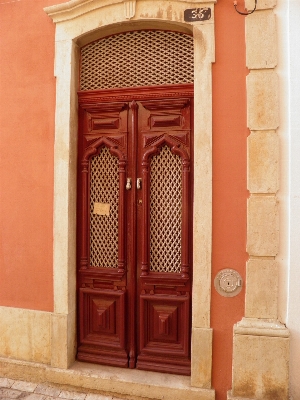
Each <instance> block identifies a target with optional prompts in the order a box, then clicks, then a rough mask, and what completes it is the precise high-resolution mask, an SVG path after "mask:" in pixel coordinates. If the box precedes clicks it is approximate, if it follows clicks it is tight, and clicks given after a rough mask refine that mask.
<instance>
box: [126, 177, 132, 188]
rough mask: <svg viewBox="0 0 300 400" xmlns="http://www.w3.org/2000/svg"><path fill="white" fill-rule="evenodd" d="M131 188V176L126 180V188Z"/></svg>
mask: <svg viewBox="0 0 300 400" xmlns="http://www.w3.org/2000/svg"><path fill="white" fill-rule="evenodd" d="M130 189H131V178H127V180H126V190H130Z"/></svg>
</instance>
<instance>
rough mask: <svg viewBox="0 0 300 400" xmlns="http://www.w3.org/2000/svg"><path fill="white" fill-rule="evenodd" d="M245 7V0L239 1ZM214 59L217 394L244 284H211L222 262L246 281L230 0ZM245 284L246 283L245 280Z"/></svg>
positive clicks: (241, 135)
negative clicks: (222, 289) (227, 290)
mask: <svg viewBox="0 0 300 400" xmlns="http://www.w3.org/2000/svg"><path fill="white" fill-rule="evenodd" d="M239 3H240V5H239V9H241V10H242V11H243V9H242V8H243V7H242V6H243V4H244V2H243V1H240V2H239ZM215 29H216V30H215V34H216V62H215V64H213V238H212V304H211V326H212V328H213V377H212V386H213V387H214V388H215V389H216V400H225V399H226V398H227V397H226V393H227V391H228V390H229V389H230V388H231V382H232V377H231V370H232V347H233V346H232V341H233V325H234V324H235V323H236V322H237V321H240V320H241V319H242V317H243V315H244V300H245V290H244V289H243V290H242V292H241V293H240V294H239V295H237V296H236V297H231V298H226V297H222V296H221V295H219V294H218V293H217V292H216V290H215V288H214V285H213V280H214V278H215V276H216V274H217V273H218V272H219V271H220V270H221V269H223V268H233V269H235V270H237V271H238V272H239V273H240V274H241V275H242V277H243V280H244V282H245V267H246V261H247V258H248V256H247V253H246V223H247V221H246V211H247V210H246V206H247V204H246V202H247V197H248V191H247V182H246V177H247V172H246V171H247V158H246V155H247V152H246V151H247V148H246V145H247V142H246V141H247V135H248V129H247V128H246V127H247V121H246V75H247V73H248V72H247V69H246V67H245V65H246V56H245V17H244V16H241V15H239V14H238V13H237V12H236V11H235V9H234V7H233V1H232V0H218V2H217V4H216V6H215ZM244 287H245V286H244Z"/></svg>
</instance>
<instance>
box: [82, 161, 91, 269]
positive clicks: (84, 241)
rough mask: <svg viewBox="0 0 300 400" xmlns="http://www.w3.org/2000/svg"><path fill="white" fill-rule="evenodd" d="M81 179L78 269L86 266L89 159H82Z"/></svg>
mask: <svg viewBox="0 0 300 400" xmlns="http://www.w3.org/2000/svg"><path fill="white" fill-rule="evenodd" d="M81 166H82V170H81V179H82V191H81V193H82V194H81V195H82V198H81V201H82V211H81V212H82V214H81V224H82V225H81V256H80V269H86V268H87V266H88V238H87V235H88V212H87V210H88V173H89V161H88V160H86V159H84V160H83V161H82V163H81Z"/></svg>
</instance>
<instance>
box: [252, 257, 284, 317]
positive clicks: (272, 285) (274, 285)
mask: <svg viewBox="0 0 300 400" xmlns="http://www.w3.org/2000/svg"><path fill="white" fill-rule="evenodd" d="M246 268H247V269H246V305H245V317H247V318H269V319H276V318H277V297H278V265H277V262H276V261H273V260H259V259H254V260H249V261H248V262H247V267H246Z"/></svg>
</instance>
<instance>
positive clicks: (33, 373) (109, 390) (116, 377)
mask: <svg viewBox="0 0 300 400" xmlns="http://www.w3.org/2000/svg"><path fill="white" fill-rule="evenodd" d="M0 376H1V377H5V378H11V379H17V380H25V381H31V382H37V383H40V382H43V383H49V384H54V385H60V386H62V387H64V388H66V389H69V390H77V391H87V392H91V393H99V394H101V395H110V396H111V395H113V396H116V397H122V398H124V399H128V400H187V399H189V400H214V399H215V391H214V390H213V389H201V388H196V387H192V386H191V385H190V380H191V379H190V377H187V376H180V375H171V374H162V373H157V372H148V371H140V370H131V369H123V368H116V367H108V366H103V365H96V364H89V363H82V362H78V361H76V362H75V363H74V364H73V365H72V366H71V367H70V368H68V369H61V368H54V367H51V366H49V365H45V364H39V363H34V362H28V361H20V360H13V359H9V358H1V357H0Z"/></svg>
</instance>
